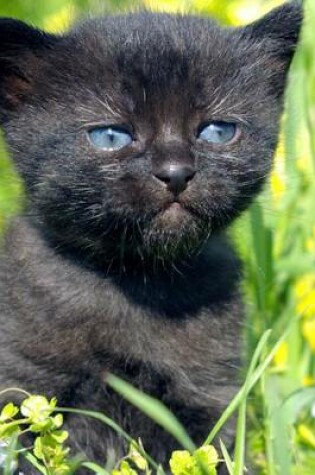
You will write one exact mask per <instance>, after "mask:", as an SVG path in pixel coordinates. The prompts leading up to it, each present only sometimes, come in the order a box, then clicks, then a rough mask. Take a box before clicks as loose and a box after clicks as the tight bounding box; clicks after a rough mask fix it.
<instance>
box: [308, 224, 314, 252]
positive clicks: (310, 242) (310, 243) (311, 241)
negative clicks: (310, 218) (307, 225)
mask: <svg viewBox="0 0 315 475" xmlns="http://www.w3.org/2000/svg"><path fill="white" fill-rule="evenodd" d="M306 249H307V251H309V252H311V253H315V226H313V232H312V234H311V236H310V237H309V238H308V239H307V241H306Z"/></svg>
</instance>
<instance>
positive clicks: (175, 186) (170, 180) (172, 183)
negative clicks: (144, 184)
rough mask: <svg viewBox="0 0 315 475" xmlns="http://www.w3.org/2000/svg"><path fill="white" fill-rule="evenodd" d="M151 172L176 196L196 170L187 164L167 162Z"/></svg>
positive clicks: (185, 186)
mask: <svg viewBox="0 0 315 475" xmlns="http://www.w3.org/2000/svg"><path fill="white" fill-rule="evenodd" d="M153 174H154V176H155V178H157V179H158V180H159V181H161V182H163V183H164V184H165V185H166V187H167V189H168V190H169V191H171V192H172V193H174V195H175V196H177V195H179V194H180V193H181V192H182V191H184V190H185V189H186V188H187V185H188V183H189V182H190V181H191V180H192V179H193V178H194V176H195V174H196V170H195V169H194V168H193V167H192V166H188V165H185V166H183V165H180V164H169V165H164V166H163V167H161V168H159V169H158V170H155V171H154V173H153Z"/></svg>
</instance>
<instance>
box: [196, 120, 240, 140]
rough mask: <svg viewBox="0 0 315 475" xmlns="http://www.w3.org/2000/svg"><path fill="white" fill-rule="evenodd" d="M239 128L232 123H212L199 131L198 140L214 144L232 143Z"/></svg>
mask: <svg viewBox="0 0 315 475" xmlns="http://www.w3.org/2000/svg"><path fill="white" fill-rule="evenodd" d="M236 130H237V127H236V125H235V124H233V123H232V122H222V121H218V122H210V123H209V124H208V125H206V126H204V127H202V128H200V129H199V133H198V138H199V139H201V140H204V141H205V142H209V143H214V144H225V143H228V142H231V140H232V139H233V138H234V137H235V135H236Z"/></svg>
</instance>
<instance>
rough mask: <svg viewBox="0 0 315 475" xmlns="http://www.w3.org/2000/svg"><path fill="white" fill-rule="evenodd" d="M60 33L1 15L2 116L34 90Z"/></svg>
mask: <svg viewBox="0 0 315 475" xmlns="http://www.w3.org/2000/svg"><path fill="white" fill-rule="evenodd" d="M56 39H57V37H55V36H53V35H49V34H46V33H44V32H42V31H40V30H37V29H35V28H32V27H30V26H28V25H26V24H25V23H23V22H21V21H18V20H12V19H10V18H0V120H1V122H3V121H4V120H5V119H6V118H7V117H8V116H9V115H10V112H12V111H13V110H15V109H16V108H18V106H19V105H20V104H21V103H22V102H23V101H24V100H25V99H26V98H27V96H28V94H31V92H32V83H33V78H34V76H35V75H36V71H38V69H39V68H40V67H41V64H42V62H43V61H44V57H45V53H46V52H47V49H49V48H50V47H51V46H52V45H53V44H54V43H55V41H56Z"/></svg>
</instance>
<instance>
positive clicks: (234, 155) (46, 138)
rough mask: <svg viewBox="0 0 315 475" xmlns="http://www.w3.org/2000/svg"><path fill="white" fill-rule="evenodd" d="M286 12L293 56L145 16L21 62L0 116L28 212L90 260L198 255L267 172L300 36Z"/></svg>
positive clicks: (247, 37) (63, 41) (201, 23)
mask: <svg viewBox="0 0 315 475" xmlns="http://www.w3.org/2000/svg"><path fill="white" fill-rule="evenodd" d="M287 10H288V11H287V16H288V18H286V19H283V22H285V20H288V19H291V22H293V20H294V25H291V26H289V27H288V26H285V25H283V28H287V30H288V31H287V33H289V31H290V32H291V43H290V38H289V34H288V35H287V36H288V38H289V39H286V42H287V44H286V47H287V50H285V48H284V46H283V38H282V41H281V46H280V40H279V38H278V42H279V44H277V41H276V38H272V39H271V36H272V35H271V34H270V31H269V36H268V35H267V34H266V36H267V38H265V37H264V35H263V34H262V33H261V31H260V30H261V29H262V26H261V25H262V22H261V23H258V24H257V25H255V26H254V27H248V28H247V29H240V30H226V29H225V30H223V29H220V28H218V27H217V26H215V25H213V24H212V23H210V22H209V21H208V20H203V19H197V18H194V17H171V16H167V15H154V14H149V13H146V14H137V15H130V16H127V17H124V16H122V17H116V18H107V19H104V20H97V21H93V22H88V23H87V24H85V25H83V26H81V27H80V28H78V29H77V30H74V31H72V32H70V33H69V34H68V35H67V36H65V37H64V38H47V39H46V40H45V41H46V42H47V44H48V43H49V46H45V47H44V46H42V45H41V47H39V46H38V49H37V50H36V51H35V54H34V53H33V52H30V51H28V52H27V53H26V54H24V56H23V57H22V64H23V65H24V67H26V64H29V63H30V62H31V61H32V60H33V63H34V66H33V71H32V73H30V76H29V77H28V76H27V74H26V75H25V78H24V77H23V76H22V78H21V77H18V79H16V78H15V79H16V81H15V82H14V81H13V82H11V84H13V86H11V89H12V87H13V90H10V88H8V89H9V91H6V106H5V108H4V109H5V114H4V115H3V117H4V120H5V131H6V135H7V139H8V142H9V145H10V146H11V147H12V150H13V152H14V156H15V157H16V163H17V166H18V168H19V170H20V171H21V173H22V175H23V176H24V178H25V181H26V185H27V190H28V192H29V196H30V203H31V208H32V212H33V213H36V214H39V216H40V219H41V221H42V222H44V225H45V227H46V228H47V229H49V230H50V231H51V232H52V233H53V234H54V236H55V237H56V238H57V239H58V240H59V241H61V242H65V243H67V244H69V243H70V244H71V243H72V244H75V245H76V246H78V247H81V248H85V249H90V250H91V251H92V252H93V253H96V254H97V253H100V252H103V251H104V249H107V250H108V249H109V248H110V249H111V252H113V253H118V252H119V251H121V250H122V249H123V250H124V252H127V253H128V252H130V251H132V252H133V251H135V250H136V251H137V252H139V253H140V254H159V255H161V256H163V258H166V257H169V258H174V256H176V255H177V254H178V253H179V254H186V253H190V252H192V251H194V250H196V249H198V248H199V247H200V246H201V245H202V243H203V242H204V241H205V240H206V239H207V237H208V236H209V235H210V234H211V233H212V232H214V231H215V230H217V229H220V228H222V227H224V226H226V225H227V224H228V223H229V222H230V221H231V220H232V219H233V218H234V217H235V216H236V215H238V214H239V213H240V211H242V210H243V209H244V208H245V207H246V206H247V205H248V203H249V202H250V201H251V199H252V197H253V196H254V195H255V194H256V193H257V191H258V190H259V189H260V187H261V185H262V183H263V182H264V179H265V177H266V175H267V174H268V171H269V169H270V164H271V158H272V154H273V151H274V147H275V143H276V136H277V131H278V120H279V114H280V112H281V107H282V95H283V88H284V83H285V76H286V72H287V68H288V65H289V63H290V60H291V56H292V54H293V49H294V45H295V43H296V39H297V34H298V29H299V24H300V12H299V10H298V8H293V7H291V9H290V8H289V7H287ZM291 10H292V11H291ZM285 11H286V10H284V11H282V12H281V16H282V17H283V15H284V12H285ZM274 16H277V18H276V19H275V20H274V21H275V22H276V21H278V20H279V18H278V17H279V13H278V14H277V15H276V14H274ZM265 22H266V24H267V23H268V21H265ZM271 23H272V22H271ZM278 23H279V22H278ZM268 24H269V28H271V27H272V25H270V20H269V23H268ZM275 25H276V26H277V28H278V29H279V24H278V25H277V24H276V23H275ZM275 25H274V26H275ZM277 28H275V31H273V30H272V28H271V30H272V32H273V34H274V35H275V36H276V34H277V33H278V34H279V32H277ZM0 31H1V24H0ZM282 33H283V31H282ZM260 36H262V37H260ZM282 37H283V35H282ZM37 42H38V41H37ZM44 50H45V51H44ZM43 51H44V53H43ZM21 69H22V68H21ZM10 74H11V76H10ZM10 74H8V77H10V78H12V72H10ZM4 83H5V81H4ZM6 84H8V82H7V83H6ZM7 87H8V86H7ZM14 87H15V88H17V90H18V93H17V92H16V89H15V90H14Z"/></svg>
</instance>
